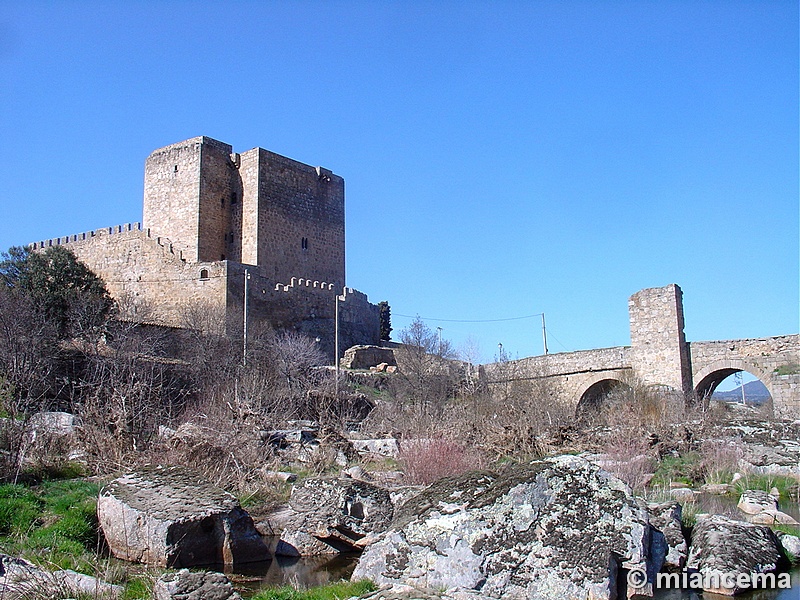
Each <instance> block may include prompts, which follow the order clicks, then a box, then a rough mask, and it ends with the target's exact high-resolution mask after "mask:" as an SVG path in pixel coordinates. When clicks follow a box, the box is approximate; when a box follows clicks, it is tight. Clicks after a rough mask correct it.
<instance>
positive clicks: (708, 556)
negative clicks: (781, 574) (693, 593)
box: [686, 515, 785, 596]
mask: <svg viewBox="0 0 800 600" xmlns="http://www.w3.org/2000/svg"><path fill="white" fill-rule="evenodd" d="M784 562H785V557H784V555H783V552H782V549H781V545H780V542H779V541H778V538H777V537H776V536H775V534H774V533H773V532H772V530H771V529H770V528H769V527H763V526H760V525H753V524H750V523H743V522H741V521H734V520H732V519H729V518H727V517H723V516H721V515H709V516H705V517H701V518H698V520H697V524H696V525H695V526H694V529H693V531H692V542H691V547H690V548H689V558H688V560H687V563H686V566H687V568H688V569H689V570H690V571H698V572H699V573H700V574H701V575H702V579H703V584H704V585H708V586H709V587H704V588H703V590H704V591H706V592H712V593H716V594H724V595H728V596H730V595H734V594H738V593H741V592H744V591H746V590H747V589H748V588H746V587H744V588H743V587H739V585H738V582H736V581H734V582H730V583H731V587H726V586H725V585H720V586H719V587H711V586H712V585H713V584H714V583H715V582H722V581H723V579H722V578H723V577H725V576H726V575H729V574H740V573H746V574H750V573H772V572H775V571H776V570H777V569H778V568H779V567H780V566H781V565H782V564H783V563H784ZM714 575H716V577H714Z"/></svg>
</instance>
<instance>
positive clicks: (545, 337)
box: [542, 313, 547, 354]
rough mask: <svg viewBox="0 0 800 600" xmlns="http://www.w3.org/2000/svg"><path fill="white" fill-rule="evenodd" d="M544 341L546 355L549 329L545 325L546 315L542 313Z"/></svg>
mask: <svg viewBox="0 0 800 600" xmlns="http://www.w3.org/2000/svg"><path fill="white" fill-rule="evenodd" d="M542 341H543V343H544V353H545V354H547V327H545V325H544V313H542Z"/></svg>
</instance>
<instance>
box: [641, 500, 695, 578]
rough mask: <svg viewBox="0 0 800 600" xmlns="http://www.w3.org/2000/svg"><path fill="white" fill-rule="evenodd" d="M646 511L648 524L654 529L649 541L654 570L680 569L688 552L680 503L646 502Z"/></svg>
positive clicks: (671, 570)
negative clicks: (648, 516)
mask: <svg viewBox="0 0 800 600" xmlns="http://www.w3.org/2000/svg"><path fill="white" fill-rule="evenodd" d="M647 512H648V513H649V515H650V525H652V526H653V528H654V529H655V530H656V532H655V534H654V535H652V536H651V542H650V548H651V555H652V558H653V563H654V566H653V568H654V570H655V571H656V572H658V571H661V570H664V571H668V572H674V571H680V570H681V569H683V567H684V565H685V564H686V555H687V554H688V552H689V547H688V544H687V543H686V538H684V536H683V527H682V525H681V517H682V512H683V509H682V507H681V505H680V504H678V503H677V502H665V503H662V504H648V505H647ZM661 557H663V558H661Z"/></svg>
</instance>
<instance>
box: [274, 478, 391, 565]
mask: <svg viewBox="0 0 800 600" xmlns="http://www.w3.org/2000/svg"><path fill="white" fill-rule="evenodd" d="M289 507H290V508H291V509H292V511H293V513H294V514H293V516H292V517H290V518H289V519H288V521H287V522H286V523H285V525H284V529H283V533H282V534H281V539H280V541H279V542H278V546H277V548H276V550H275V553H276V554H280V555H284V556H313V555H317V554H336V553H339V552H349V551H353V550H355V549H360V547H361V545H360V543H359V542H360V540H362V539H363V538H364V537H365V536H367V535H368V534H372V533H377V532H381V531H384V530H385V529H386V528H387V527H388V526H389V524H390V523H391V520H392V516H393V514H394V506H393V504H392V500H391V496H390V495H389V492H388V491H387V490H385V489H383V488H380V487H378V486H375V485H372V484H370V483H367V482H365V481H358V480H354V479H327V478H311V479H306V480H305V481H303V482H302V483H301V484H300V485H297V486H295V488H294V489H293V490H292V496H291V498H290V500H289Z"/></svg>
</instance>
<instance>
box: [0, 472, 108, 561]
mask: <svg viewBox="0 0 800 600" xmlns="http://www.w3.org/2000/svg"><path fill="white" fill-rule="evenodd" d="M97 493H98V486H97V485H96V484H94V483H90V482H87V481H83V480H67V481H48V482H44V483H42V484H41V485H39V486H36V487H32V488H26V487H25V486H23V485H11V484H6V485H2V486H0V547H1V548H2V549H3V550H4V551H5V552H7V553H9V554H13V555H15V556H22V557H23V558H26V559H28V560H30V561H32V562H35V563H38V564H41V565H45V566H48V567H52V566H57V567H59V568H62V569H74V570H76V571H82V572H87V573H92V572H93V571H94V564H95V563H96V552H97V547H98V527H97V516H96V505H97Z"/></svg>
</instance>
